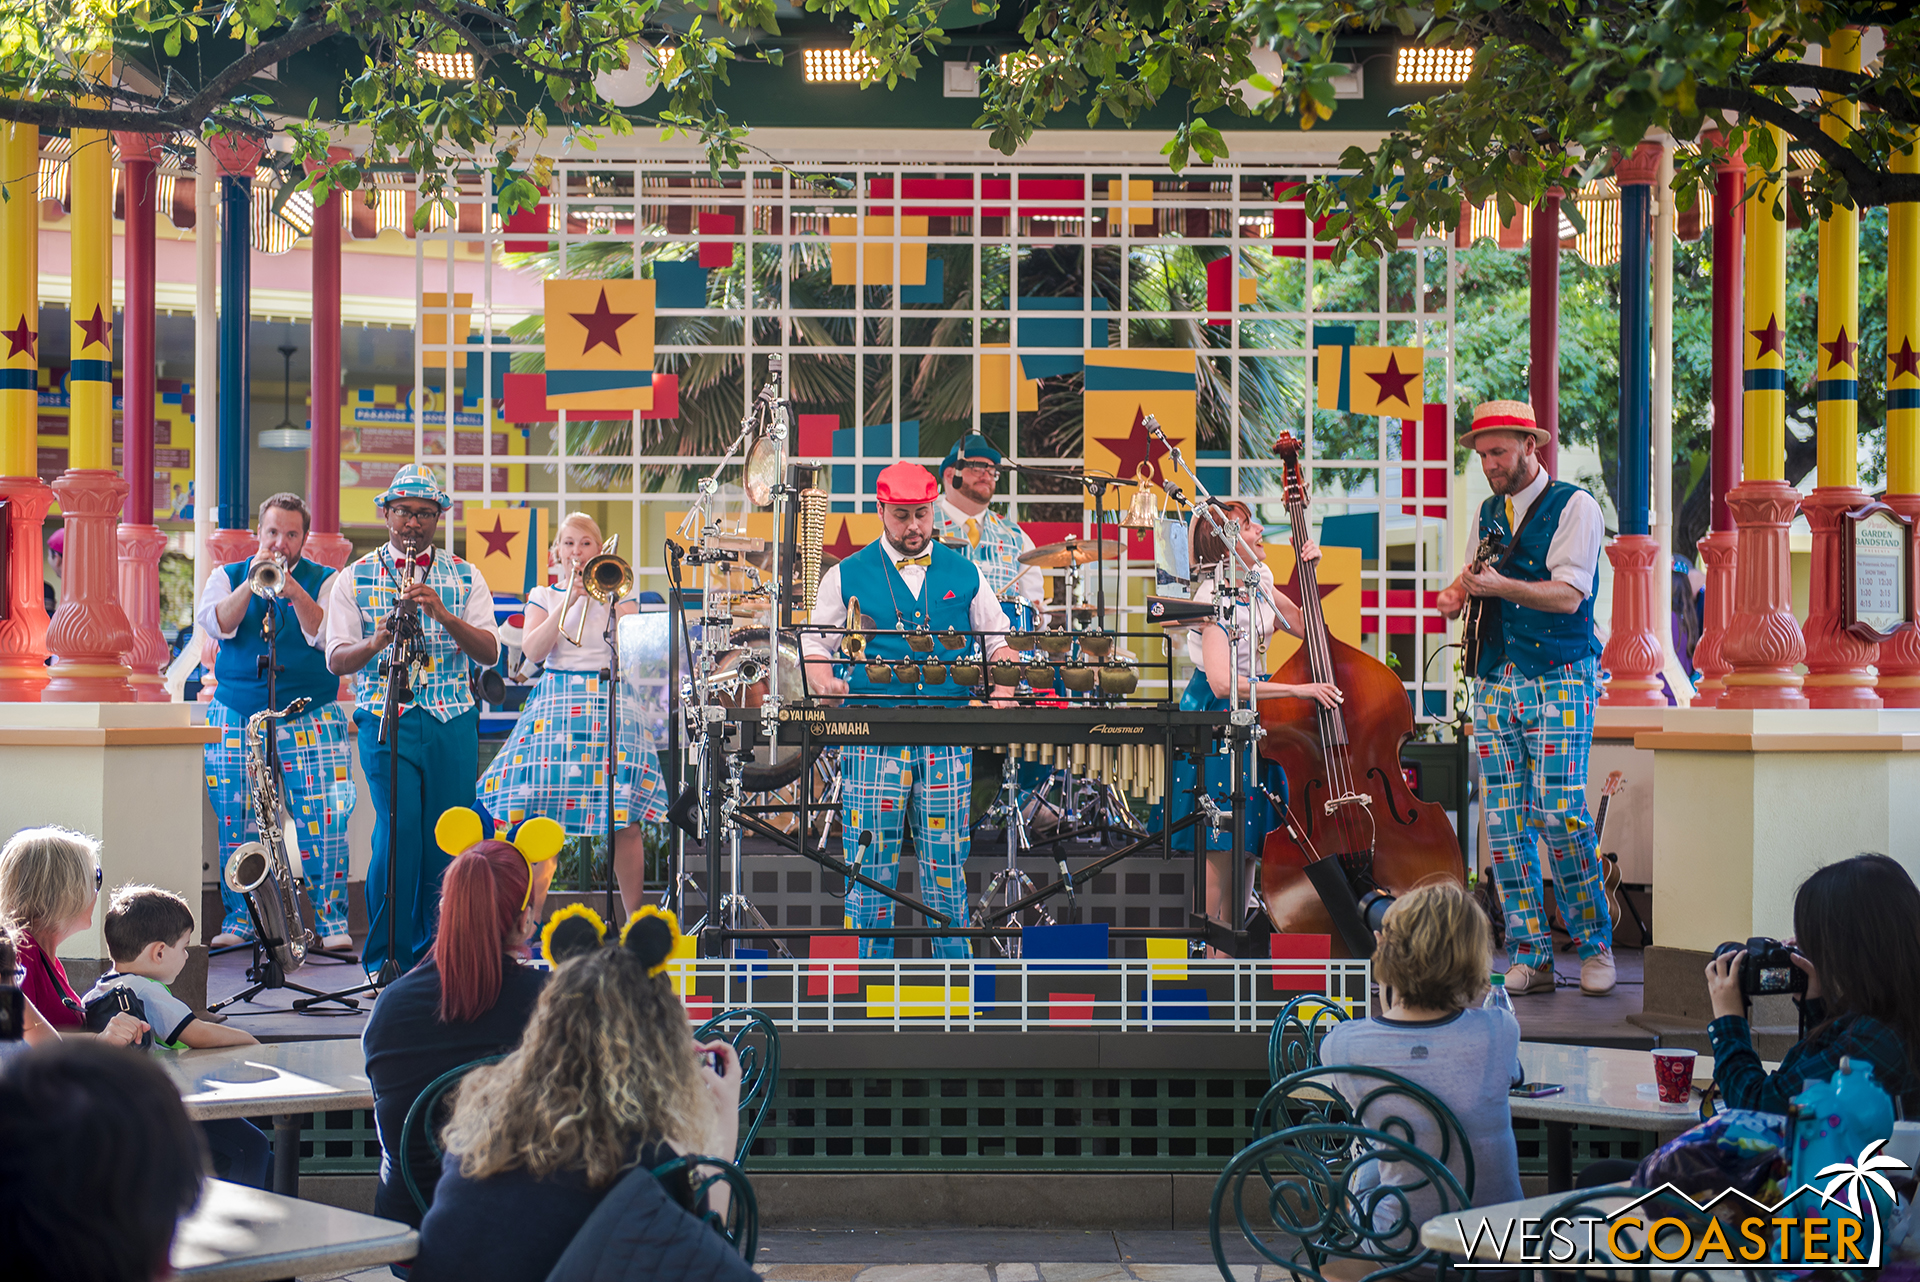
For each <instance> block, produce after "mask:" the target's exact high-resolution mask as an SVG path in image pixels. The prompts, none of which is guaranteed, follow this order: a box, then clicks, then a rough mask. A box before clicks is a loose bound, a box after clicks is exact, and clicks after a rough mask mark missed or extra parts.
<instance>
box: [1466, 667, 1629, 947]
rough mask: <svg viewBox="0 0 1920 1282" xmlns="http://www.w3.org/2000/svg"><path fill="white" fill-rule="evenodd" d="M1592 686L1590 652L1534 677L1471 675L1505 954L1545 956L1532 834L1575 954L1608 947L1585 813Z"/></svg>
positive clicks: (1548, 942)
mask: <svg viewBox="0 0 1920 1282" xmlns="http://www.w3.org/2000/svg"><path fill="white" fill-rule="evenodd" d="M1599 695H1600V665H1599V662H1598V660H1595V659H1591V658H1589V659H1582V660H1580V661H1579V662H1577V663H1567V664H1562V665H1561V666H1559V667H1557V668H1549V669H1547V671H1545V672H1543V673H1541V674H1540V675H1539V676H1537V677H1528V676H1524V675H1522V674H1521V673H1520V672H1519V671H1518V670H1517V669H1515V668H1514V666H1513V665H1512V664H1511V663H1509V664H1506V665H1504V666H1503V667H1502V668H1501V669H1500V671H1499V672H1497V673H1495V674H1494V675H1493V676H1492V677H1489V678H1486V679H1483V680H1481V681H1480V682H1478V683H1477V689H1476V690H1475V693H1474V705H1473V730H1474V738H1475V740H1476V742H1477V743H1478V745H1479V751H1480V771H1481V777H1482V778H1483V779H1484V780H1485V782H1486V800H1485V805H1484V808H1483V813H1484V814H1485V816H1486V823H1487V844H1488V845H1489V846H1490V847H1492V850H1493V877H1494V882H1495V884H1496V885H1498V886H1499V888H1500V899H1501V903H1502V906H1503V909H1504V911H1505V912H1506V918H1507V957H1508V958H1509V960H1511V961H1513V962H1514V963H1516V964H1520V965H1527V966H1542V965H1550V964H1551V962H1552V959H1553V940H1552V937H1551V935H1550V933H1549V931H1548V929H1547V914H1546V907H1545V897H1546V896H1545V890H1544V888H1543V887H1542V885H1541V872H1540V860H1539V856H1538V850H1539V842H1540V840H1541V839H1542V838H1544V839H1545V840H1546V843H1547V849H1548V851H1549V852H1550V853H1551V855H1552V858H1553V887H1554V897H1555V898H1556V899H1557V900H1558V901H1559V905H1560V918H1561V920H1562V921H1564V922H1566V924H1567V929H1568V930H1569V931H1570V932H1571V933H1572V935H1573V938H1574V940H1575V941H1576V942H1577V943H1578V944H1579V947H1580V956H1581V957H1582V958H1583V959H1584V958H1587V957H1591V956H1593V955H1594V954H1595V953H1597V952H1599V951H1600V950H1601V949H1603V948H1609V947H1611V946H1612V940H1613V920H1612V917H1611V915H1610V914H1609V913H1608V912H1607V897H1606V892H1605V887H1604V884H1603V882H1602V880H1601V873H1600V856H1599V853H1598V851H1597V850H1596V849H1595V845H1594V834H1593V821H1592V819H1591V818H1589V817H1588V815H1587V754H1588V751H1589V750H1590V749H1591V748H1592V746H1593V705H1594V701H1595V700H1596V699H1597V698H1599Z"/></svg>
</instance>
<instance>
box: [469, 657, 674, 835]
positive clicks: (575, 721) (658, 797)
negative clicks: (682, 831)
mask: <svg viewBox="0 0 1920 1282" xmlns="http://www.w3.org/2000/svg"><path fill="white" fill-rule="evenodd" d="M619 699H620V722H619V727H618V731H619V744H618V745H617V746H618V750H619V767H618V770H617V771H616V774H615V777H614V794H613V822H614V826H615V827H616V828H624V827H626V826H627V825H628V824H632V823H639V822H642V821H645V822H648V823H653V822H657V821H659V820H661V819H664V818H665V817H666V813H667V785H666V780H665V779H664V778H663V777H662V776H661V774H660V762H659V759H658V758H657V757H655V756H654V752H653V745H652V744H651V743H650V742H649V741H648V738H647V735H646V733H645V731H644V730H643V729H642V728H641V725H640V707H639V704H638V703H637V702H636V701H635V700H634V698H633V696H632V694H631V693H630V692H629V691H627V690H626V689H625V688H624V687H623V688H622V690H621V692H620V695H619ZM606 716H607V691H606V687H605V685H603V684H602V682H601V680H600V674H599V673H597V672H562V671H558V670H555V669H551V668H549V669H548V670H547V672H546V674H545V675H544V676H542V677H541V678H540V684H539V685H537V686H535V687H534V691H533V694H532V695H531V696H529V697H528V699H527V704H526V707H525V708H523V709H522V710H521V713H520V721H519V723H518V724H517V725H515V726H514V728H513V733H512V734H511V735H509V736H508V737H507V742H506V744H505V746H503V747H502V748H501V749H500V752H499V755H497V756H495V757H494V759H493V762H492V764H490V765H489V766H488V767H487V771H486V773H485V774H484V775H482V776H481V777H480V788H479V801H480V804H481V805H483V806H485V807H486V808H487V813H489V814H491V815H492V816H493V817H494V819H495V820H496V821H497V822H499V823H502V824H505V825H507V826H509V827H511V826H513V825H515V824H518V823H520V822H521V821H522V820H526V819H531V818H533V817H534V816H536V815H545V816H547V817H548V818H549V819H553V820H556V821H558V822H559V823H560V825H561V826H562V827H564V828H565V829H566V830H567V835H568V836H569V837H584V836H593V835H597V834H600V833H604V832H605V831H606V825H607V809H606V807H607V794H606V786H607V774H606V763H607V723H606Z"/></svg>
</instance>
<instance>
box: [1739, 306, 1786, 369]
mask: <svg viewBox="0 0 1920 1282" xmlns="http://www.w3.org/2000/svg"><path fill="white" fill-rule="evenodd" d="M1747 332H1748V333H1749V334H1752V335H1753V336H1754V337H1755V338H1756V339H1758V340H1760V350H1759V351H1757V352H1755V353H1754V358H1755V359H1756V360H1757V359H1758V358H1760V357H1762V356H1765V355H1766V354H1767V353H1768V352H1778V353H1780V359H1782V360H1785V359H1786V356H1787V332H1786V331H1785V330H1783V329H1781V328H1780V318H1779V317H1778V316H1768V317H1767V327H1766V328H1765V329H1750V330H1748V331H1747Z"/></svg>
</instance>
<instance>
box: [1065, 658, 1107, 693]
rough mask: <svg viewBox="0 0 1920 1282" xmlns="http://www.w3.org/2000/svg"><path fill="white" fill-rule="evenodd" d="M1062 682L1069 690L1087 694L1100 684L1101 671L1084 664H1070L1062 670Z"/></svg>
mask: <svg viewBox="0 0 1920 1282" xmlns="http://www.w3.org/2000/svg"><path fill="white" fill-rule="evenodd" d="M1060 680H1061V681H1062V682H1063V683H1064V684H1065V685H1066V687H1067V689H1069V690H1076V691H1080V692H1082V693H1085V692H1086V691H1088V690H1091V689H1093V687H1094V686H1095V685H1097V684H1099V681H1100V670H1099V669H1098V668H1090V667H1088V666H1087V665H1086V664H1084V663H1069V664H1067V665H1066V666H1065V667H1063V668H1061V669H1060Z"/></svg>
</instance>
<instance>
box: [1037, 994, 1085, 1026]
mask: <svg viewBox="0 0 1920 1282" xmlns="http://www.w3.org/2000/svg"><path fill="white" fill-rule="evenodd" d="M1093 1001H1094V995H1093V994H1092V993H1053V994H1050V995H1049V996H1048V997H1047V1022H1048V1023H1049V1024H1091V1023H1092V1022H1093Z"/></svg>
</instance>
